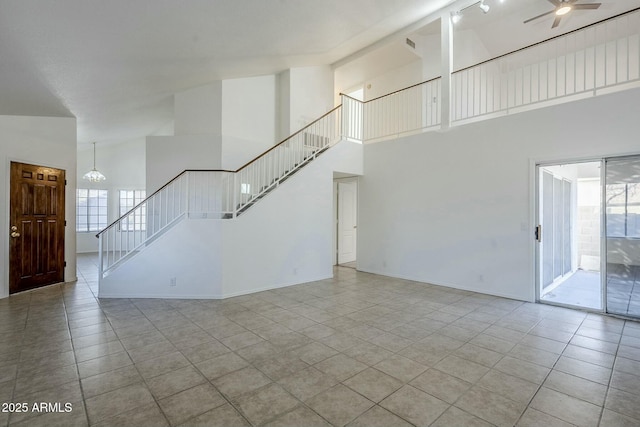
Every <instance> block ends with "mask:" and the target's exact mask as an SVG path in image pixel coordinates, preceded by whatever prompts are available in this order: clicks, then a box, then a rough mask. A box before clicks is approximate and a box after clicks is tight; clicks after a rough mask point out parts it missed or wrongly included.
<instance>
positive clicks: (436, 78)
mask: <svg viewBox="0 0 640 427" xmlns="http://www.w3.org/2000/svg"><path fill="white" fill-rule="evenodd" d="M440 78H442V76H438V77H434V78H432V79H429V80H425V81H423V82H420V83H416V84H413V85H411V86H407V87H404V88H402V89H398V90H394V91H393V92H389V93H387V94H385V95H380V96H377V97H375V98H372V99H368V100H366V101H360V100H359V99H356V98H354V97H353V96H349V95H347V94H346V93H342V92H340V93H339V95H340V96H345V97H347V98H349V99H353V100H354V101H358V102H362V103H363V104H367V103H369V102H371V101H376V100H378V99H381V98H384V97H387V96H391V95H395V94H396V93H398V92H402V91H405V90H407V89H411V88H414V87H416V86H420V85H423V84H426V83H431V82H433V81H436V80H438V79H440Z"/></svg>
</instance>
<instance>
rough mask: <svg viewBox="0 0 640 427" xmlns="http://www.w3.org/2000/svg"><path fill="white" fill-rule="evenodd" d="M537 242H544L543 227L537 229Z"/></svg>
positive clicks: (539, 226)
mask: <svg viewBox="0 0 640 427" xmlns="http://www.w3.org/2000/svg"><path fill="white" fill-rule="evenodd" d="M536 240H537V241H538V242H542V225H538V226H537V227H536Z"/></svg>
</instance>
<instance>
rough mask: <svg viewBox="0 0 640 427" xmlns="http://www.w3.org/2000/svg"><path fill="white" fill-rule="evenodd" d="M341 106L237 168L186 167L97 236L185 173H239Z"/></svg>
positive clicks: (102, 231)
mask: <svg viewBox="0 0 640 427" xmlns="http://www.w3.org/2000/svg"><path fill="white" fill-rule="evenodd" d="M340 107H342V104H339V105H337V106H336V107H334V108H332V109H331V110H329V111H327V112H326V113H325V114H323V115H322V116H320V117H318V118H317V119H315V120H314V121H312V122H311V123H309V124H307V125H306V126H305V127H303V128H301V129H300V130H298V131H296V132H295V133H293V134H291V135H289V136H288V137H287V138H285V139H283V140H282V141H281V142H279V143H277V144H276V145H274V146H273V147H271V148H269V149H268V150H266V151H264V152H263V153H261V154H259V155H258V156H256V157H255V158H253V159H252V160H250V161H249V162H247V163H245V164H244V165H242V166H240V167H239V168H238V169H236V170H229V169H185V170H183V171H182V172H180V173H179V174H178V175H176V176H175V177H173V178H172V179H171V180H169V181H168V182H167V183H166V184H164V185H163V186H162V187H160V188H158V189H157V190H156V191H154V192H153V193H152V194H150V195H149V196H147V197H146V198H145V199H144V200H142V201H141V202H140V203H138V204H137V205H135V206H134V207H132V208H131V209H130V210H128V211H127V212H125V213H124V214H122V215H120V217H119V218H118V219H116V220H115V221H113V222H112V223H110V224H109V225H107V226H106V227H105V228H103V229H102V230H100V231H99V232H98V233H97V234H96V238H100V235H101V234H103V233H104V232H106V231H107V230H108V229H110V228H111V227H113V226H115V225H116V224H117V223H118V222H120V219H121V218H123V217H126V216H127V215H129V214H131V213H133V212H134V211H135V210H136V209H137V208H138V207H139V206H140V205H142V204H144V203H147V202H148V201H149V200H150V199H151V198H152V197H154V196H155V195H156V194H158V193H159V192H161V191H162V190H164V189H165V188H166V187H168V186H169V185H171V184H172V183H173V182H175V181H176V180H177V179H178V178H180V177H181V176H182V175H184V174H185V173H187V172H227V173H238V172H240V171H242V170H243V169H245V168H247V167H248V166H249V165H251V164H252V163H254V162H256V161H258V160H259V159H261V158H262V157H264V156H265V155H267V154H268V153H269V152H271V151H273V150H275V149H276V148H278V147H279V146H281V145H282V144H284V143H286V142H287V141H289V140H291V139H292V138H294V137H295V136H296V135H299V134H300V133H301V132H303V131H304V130H305V129H307V128H309V127H311V126H313V125H314V124H316V123H318V122H319V121H320V120H322V119H324V118H325V117H327V116H329V115H330V114H331V113H333V112H335V111H336V110H338V109H339V108H340Z"/></svg>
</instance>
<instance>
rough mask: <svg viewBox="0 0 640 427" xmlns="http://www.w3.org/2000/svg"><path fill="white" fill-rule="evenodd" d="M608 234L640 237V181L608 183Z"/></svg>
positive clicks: (610, 235)
mask: <svg viewBox="0 0 640 427" xmlns="http://www.w3.org/2000/svg"><path fill="white" fill-rule="evenodd" d="M607 236H609V237H635V238H640V183H632V184H610V185H607Z"/></svg>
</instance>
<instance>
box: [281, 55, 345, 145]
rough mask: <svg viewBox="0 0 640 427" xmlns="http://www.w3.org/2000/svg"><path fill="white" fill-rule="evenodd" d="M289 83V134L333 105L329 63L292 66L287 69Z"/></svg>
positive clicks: (331, 73) (331, 72)
mask: <svg viewBox="0 0 640 427" xmlns="http://www.w3.org/2000/svg"><path fill="white" fill-rule="evenodd" d="M289 85H290V86H289V96H290V100H289V114H290V116H289V132H290V133H289V134H292V133H294V132H297V131H298V130H300V129H302V128H303V127H305V126H306V125H308V124H309V123H311V122H312V121H314V120H316V119H317V118H319V117H320V116H322V115H323V114H324V113H326V112H327V111H329V110H331V109H332V108H333V107H334V106H335V105H334V98H333V70H332V69H331V66H329V65H321V66H315V67H298V68H292V69H290V70H289ZM287 136H288V135H287Z"/></svg>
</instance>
